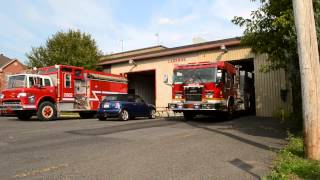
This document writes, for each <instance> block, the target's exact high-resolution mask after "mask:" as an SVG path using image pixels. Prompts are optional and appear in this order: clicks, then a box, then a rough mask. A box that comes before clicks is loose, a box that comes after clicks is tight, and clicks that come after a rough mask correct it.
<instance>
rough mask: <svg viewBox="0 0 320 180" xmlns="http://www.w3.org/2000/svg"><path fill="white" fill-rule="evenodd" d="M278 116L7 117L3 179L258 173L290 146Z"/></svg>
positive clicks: (0, 164)
mask: <svg viewBox="0 0 320 180" xmlns="http://www.w3.org/2000/svg"><path fill="white" fill-rule="evenodd" d="M285 135H286V134H285V130H284V129H283V128H282V127H281V126H280V124H279V122H278V121H276V120H274V119H272V118H257V117H254V116H250V117H242V118H237V119H234V120H231V121H226V120H223V119H221V118H205V117H204V118H198V119H195V120H194V121H189V122H184V121H183V120H182V118H180V117H175V118H168V119H155V120H149V119H141V120H134V121H127V122H122V121H118V120H112V121H98V120H96V119H82V120H77V119H67V120H58V121H53V122H40V121H37V120H32V121H18V120H16V119H15V118H4V117H0V154H1V155H0V177H1V179H139V180H141V179H148V180H150V179H259V178H260V177H261V176H264V175H265V174H266V173H268V171H269V170H270V167H271V166H272V159H273V158H274V157H275V154H276V151H278V150H279V149H280V148H281V147H282V146H283V145H284V144H285V140H284V138H285Z"/></svg>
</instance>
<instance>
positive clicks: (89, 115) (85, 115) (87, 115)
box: [79, 112, 96, 119]
mask: <svg viewBox="0 0 320 180" xmlns="http://www.w3.org/2000/svg"><path fill="white" fill-rule="evenodd" d="M95 114H96V112H79V116H80V117H81V118H82V119H90V118H93V117H94V115H95Z"/></svg>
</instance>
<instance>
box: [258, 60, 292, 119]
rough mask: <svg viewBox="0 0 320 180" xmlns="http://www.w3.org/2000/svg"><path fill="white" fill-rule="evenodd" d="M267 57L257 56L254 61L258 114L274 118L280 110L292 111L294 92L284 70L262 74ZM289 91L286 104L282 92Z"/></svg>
mask: <svg viewBox="0 0 320 180" xmlns="http://www.w3.org/2000/svg"><path fill="white" fill-rule="evenodd" d="M266 59H267V57H266V55H259V56H256V57H255V59H254V67H255V70H254V71H255V72H254V74H255V94H256V113H257V115H259V116H273V114H274V112H276V111H279V109H280V108H282V109H284V110H286V111H292V106H291V102H292V92H291V88H290V83H289V80H288V78H287V77H286V74H285V72H284V71H283V70H277V71H272V72H268V73H262V72H260V71H259V67H261V65H263V64H267V61H266ZM281 89H288V90H289V91H288V94H287V101H286V102H284V101H283V100H281V97H280V90H281Z"/></svg>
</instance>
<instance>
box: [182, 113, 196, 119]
mask: <svg viewBox="0 0 320 180" xmlns="http://www.w3.org/2000/svg"><path fill="white" fill-rule="evenodd" d="M194 117H195V114H193V113H192V112H183V118H184V120H185V121H191V120H193V118H194Z"/></svg>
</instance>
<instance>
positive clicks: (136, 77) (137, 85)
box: [127, 70, 156, 105]
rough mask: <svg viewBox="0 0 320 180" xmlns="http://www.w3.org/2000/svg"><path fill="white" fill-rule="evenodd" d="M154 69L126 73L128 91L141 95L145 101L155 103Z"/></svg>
mask: <svg viewBox="0 0 320 180" xmlns="http://www.w3.org/2000/svg"><path fill="white" fill-rule="evenodd" d="M155 74H156V71H155V70H149V71H140V72H131V73H127V78H128V93H129V94H137V95H139V96H141V97H142V98H143V99H144V100H145V101H146V102H147V103H149V104H153V105H155V103H156V98H155V94H156V93H155V92H156V87H155Z"/></svg>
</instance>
